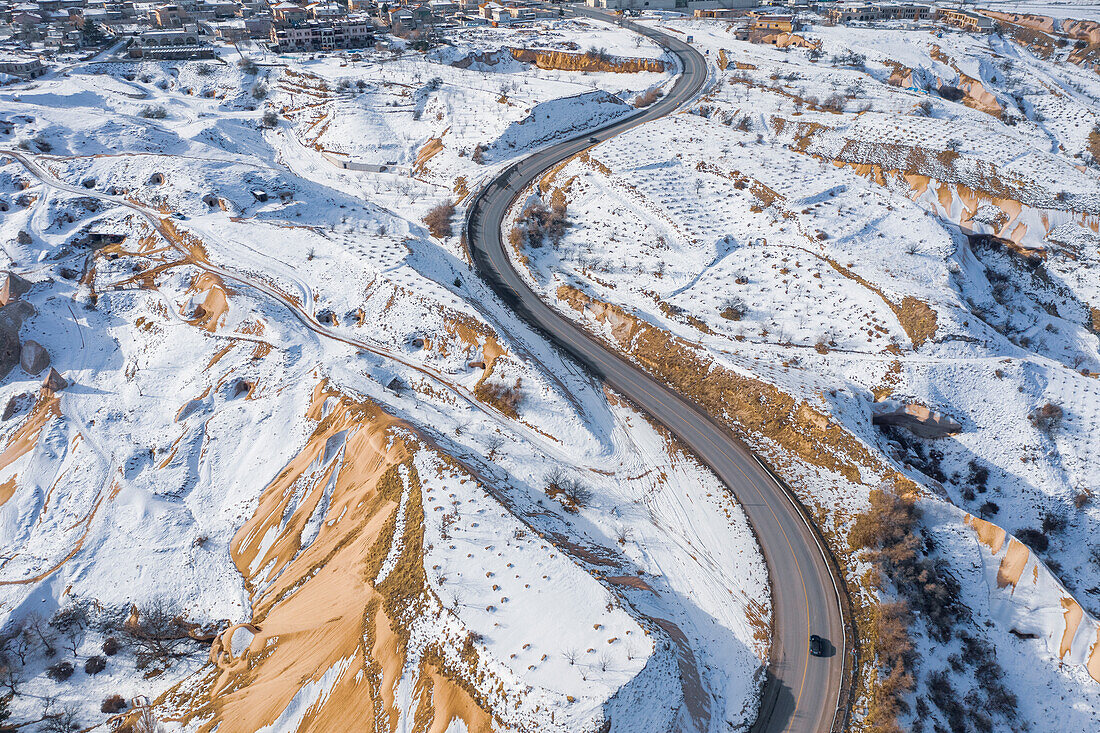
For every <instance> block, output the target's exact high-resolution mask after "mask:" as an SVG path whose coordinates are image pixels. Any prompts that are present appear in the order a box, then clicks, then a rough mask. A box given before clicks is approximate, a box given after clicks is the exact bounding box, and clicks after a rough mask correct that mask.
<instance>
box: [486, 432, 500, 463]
mask: <svg viewBox="0 0 1100 733" xmlns="http://www.w3.org/2000/svg"><path fill="white" fill-rule="evenodd" d="M485 447H486V448H488V449H489V451H488V452H487V453H486V454H485V457H486V458H488V459H489V460H490V461H491V460H493V459H494V458H496V456H497V451H499V450H500V449H501V448H503V447H504V438H502V437H501V436H499V435H495V434H494V435H490V436H489V437H488V438H486V439H485Z"/></svg>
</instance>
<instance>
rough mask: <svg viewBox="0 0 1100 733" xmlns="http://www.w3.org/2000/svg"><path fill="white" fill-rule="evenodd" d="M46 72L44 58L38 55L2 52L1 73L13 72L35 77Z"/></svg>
mask: <svg viewBox="0 0 1100 733" xmlns="http://www.w3.org/2000/svg"><path fill="white" fill-rule="evenodd" d="M45 73H46V67H44V66H43V65H42V59H40V58H38V57H37V56H22V55H16V54H7V53H0V74H11V75H12V76H22V77H25V78H27V79H33V78H35V77H37V76H42V75H43V74H45Z"/></svg>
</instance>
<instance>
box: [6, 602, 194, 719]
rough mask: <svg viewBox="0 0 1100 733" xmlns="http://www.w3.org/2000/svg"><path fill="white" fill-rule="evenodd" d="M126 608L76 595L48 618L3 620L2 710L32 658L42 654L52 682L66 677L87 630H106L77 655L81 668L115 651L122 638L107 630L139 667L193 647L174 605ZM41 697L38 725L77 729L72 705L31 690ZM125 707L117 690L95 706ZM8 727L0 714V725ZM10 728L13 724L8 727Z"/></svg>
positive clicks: (98, 667) (100, 663)
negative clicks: (94, 646) (105, 605)
mask: <svg viewBox="0 0 1100 733" xmlns="http://www.w3.org/2000/svg"><path fill="white" fill-rule="evenodd" d="M127 613H128V609H125V608H115V609H105V608H103V607H101V606H98V605H96V604H93V603H89V602H85V601H76V602H73V603H70V604H69V605H68V606H65V607H64V608H61V609H59V610H58V611H57V612H56V613H54V614H53V615H52V616H50V617H49V618H46V617H44V616H42V615H41V614H38V613H31V614H28V615H27V616H25V617H23V618H22V619H20V620H18V621H15V622H13V623H10V624H8V626H7V627H6V628H5V629H4V630H3V632H2V633H0V686H2V687H3V688H4V691H5V694H3V695H0V701H3V702H4V703H5V704H3V705H0V713H4V712H6V709H5V708H6V707H8V706H10V701H11V700H12V699H14V698H15V697H16V696H18V695H22V694H23V693H24V691H23V685H24V684H25V683H26V682H27V681H28V680H29V676H30V674H31V673H30V672H29V670H30V669H32V668H33V667H32V666H31V665H32V663H33V662H34V661H35V660H39V659H41V660H45V661H46V662H48V663H47V664H46V665H45V674H46V676H47V677H49V678H50V679H51V680H53V681H54V682H57V683H63V682H66V681H67V680H69V679H70V678H72V676H73V675H74V674H75V673H76V672H77V669H78V668H79V667H80V666H81V665H80V658H79V655H78V652H80V651H81V649H82V647H84V645H85V644H86V642H87V641H88V635H89V634H90V633H92V632H97V633H99V634H104V635H106V638H105V639H104V640H103V642H102V643H101V644H100V647H99V650H97V652H96V653H94V654H91V655H89V656H87V657H86V658H85V659H84V660H83V665H82V666H83V668H84V674H86V675H97V674H99V673H101V672H103V671H104V670H106V669H107V666H108V658H109V657H113V656H114V655H116V654H117V653H118V652H119V651H120V650H121V648H122V643H121V642H120V641H119V639H118V638H117V637H116V636H114V635H112V634H115V633H117V634H119V635H120V636H121V637H123V639H124V640H125V643H126V646H127V647H128V648H129V649H130V650H131V651H132V652H133V653H134V658H135V661H136V662H137V667H138V668H139V669H144V668H145V667H148V666H149V665H151V664H156V665H157V666H159V667H160V668H161V669H164V668H167V667H169V666H171V664H172V663H173V661H174V660H176V659H179V658H182V657H184V656H187V655H189V654H191V653H192V652H195V651H198V650H199V649H201V647H197V646H194V645H193V642H194V641H195V639H194V638H193V637H192V635H191V633H190V632H191V625H190V624H188V623H187V622H186V621H184V620H183V617H182V613H181V612H180V610H179V609H178V608H176V607H175V606H173V605H172V604H170V603H167V602H153V603H150V604H147V605H145V606H143V607H141V608H140V609H138V610H137V613H134V614H130V616H129V618H127ZM35 697H38V698H39V699H40V701H41V704H42V708H41V722H42V723H43V726H44V727H43V728H41V730H46V731H50V732H51V733H53V732H61V731H64V732H66V733H68V732H70V731H75V730H80V729H81V728H82V727H83V726H82V725H80V721H79V717H80V716H79V714H78V711H77V710H76V709H75V708H61V707H59V706H58V704H57V698H56V697H55V696H53V695H47V696H35ZM125 707H126V701H125V700H124V699H123V698H122V697H121V696H120V695H112V696H111V697H108V698H107V699H106V700H104V701H103V704H102V706H101V711H102V712H105V713H116V712H118V711H120V710H122V709H124V708H125ZM3 730H8V728H6V727H5V723H4V722H3V715H0V731H3ZM13 730H14V729H13Z"/></svg>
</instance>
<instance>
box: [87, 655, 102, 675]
mask: <svg viewBox="0 0 1100 733" xmlns="http://www.w3.org/2000/svg"><path fill="white" fill-rule="evenodd" d="M106 668H107V660H106V659H104V658H103V657H100V656H94V657H88V660H87V661H86V662H84V673H85V674H99V673H100V672H102V671H103V670H105V669H106Z"/></svg>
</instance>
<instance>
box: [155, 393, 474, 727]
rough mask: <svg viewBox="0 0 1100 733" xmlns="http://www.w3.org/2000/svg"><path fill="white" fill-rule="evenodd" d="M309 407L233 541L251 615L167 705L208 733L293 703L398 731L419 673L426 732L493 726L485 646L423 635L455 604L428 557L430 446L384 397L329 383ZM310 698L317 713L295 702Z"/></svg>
mask: <svg viewBox="0 0 1100 733" xmlns="http://www.w3.org/2000/svg"><path fill="white" fill-rule="evenodd" d="M309 417H310V418H311V419H313V420H316V421H317V425H316V429H315V430H314V432H313V434H312V435H311V436H310V438H309V439H308V441H307V442H306V444H305V447H304V448H303V449H302V450H301V452H300V453H299V454H298V455H297V456H296V457H295V458H294V459H293V460H292V461H291V462H290V463H289V464H288V465H287V466H286V467H285V469H284V470H283V471H282V472H281V473H280V474H279V475H278V476H277V477H276V478H275V479H274V480H273V481H272V482H271V483H270V484H269V485H268V486H267V487H266V488H265V489H264V491H263V494H262V495H261V497H260V501H259V505H258V506H257V508H256V512H255V514H253V516H252V517H251V518H250V519H249V520H248V521H247V522H246V523H245V525H244V526H243V527H241V529H240V530H239V531H238V533H237V535H236V537H235V538H234V540H233V543H232V545H231V552H232V555H233V560H234V562H235V563H236V565H237V567H238V569H239V570H240V572H241V573H242V575H243V576H244V578H245V580H246V584H247V586H248V588H249V591H250V596H251V603H252V619H251V623H250V624H247V625H236V626H233V627H230V628H229V629H228V630H226V631H225V632H224V633H222V634H221V635H220V636H219V637H217V638H216V639H215V640H214V642H213V644H212V647H211V650H210V664H209V665H208V666H207V667H206V668H205V669H204V670H203V671H202V673H200V676H198V677H197V678H193V679H190V680H187V681H185V682H184V683H182V684H181V685H180V686H178V687H177V688H175V689H174V690H172V691H171V692H170V693H169V694H168V695H167V696H166V698H165V700H164V702H165V703H166V704H167V706H168V707H169V708H174V709H175V710H176V715H175V717H176V718H177V719H179V720H181V721H183V722H186V723H191V724H194V725H196V726H197V729H198V730H203V731H209V730H219V731H223V733H230V732H235V731H240V732H241V733H245V732H249V731H257V730H260V729H262V728H264V727H265V726H271V725H273V724H275V723H276V722H280V723H286V722H287V714H288V713H289V714H290V715H292V716H293V715H295V714H299V715H301V719H300V723H299V724H298V726H297V728H296V729H297V730H300V731H338V730H364V731H367V730H375V731H389V730H396V729H397V725H398V721H399V720H400V718H401V711H400V710H399V703H398V702H397V700H396V698H397V696H398V685H399V683H401V682H402V680H403V679H406V681H410V682H412V684H413V690H414V692H413V693H412V696H411V697H412V699H411V707H410V709H409V710H408V713H409V715H410V717H411V718H412V720H413V721H414V728H413V729H415V730H418V731H437V730H438V731H442V730H444V729H445V728H446V727H447V724H448V723H449V721H450V720H451V719H452V718H455V717H458V718H460V719H461V720H462V721H463V722H464V723H465V725H466V726H467V728H468V729H469V730H471V731H482V730H489V729H490V727H491V721H492V716H491V713H490V712H489V711H490V710H491V707H490V705H489V704H488V702H487V701H486V700H485V699H484V697H483V696H482V694H481V693H480V692H479V691H478V690H477V688H475V687H474V685H473V684H472V680H474V679H475V678H477V677H478V676H481V677H483V676H484V674H485V673H484V672H483V671H482V670H479V668H478V667H479V664H478V656H477V653H476V651H474V650H472V649H469V648H466V649H464V648H463V647H462V643H463V642H464V641H465V640H464V639H462V638H458V637H448V636H447V635H446V634H443V635H440V636H438V637H436V636H429V637H428V639H429V640H428V643H427V644H424V643H423V642H422V641H421V642H418V643H416V644H410V642H411V636H412V634H413V633H414V632H415V631H417V630H424V629H426V628H428V627H432V626H435V625H436V624H438V623H439V621H440V619H439V618H438V617H439V615H440V613H441V612H442V608H441V606H440V604H439V603H438V600H437V599H436V598H435V597H434V595H433V594H432V592H431V591H430V590H429V589H428V587H427V585H426V580H425V576H424V569H423V566H422V563H421V553H422V546H421V544H422V541H423V525H422V522H423V517H422V511H423V510H422V497H421V493H420V492H421V487H420V481H419V477H418V474H417V471H416V468H415V467H414V466H413V465H412V462H411V457H412V455H413V453H415V452H416V451H419V450H430V449H429V448H424V447H422V446H421V445H420V444H419V443H418V442H417V441H416V439H415V438H414V437H413V436H412V434H411V433H410V432H409V431H408V430H405V429H400V428H399V427H398V423H397V422H396V421H395V420H394V419H393V418H391V417H389V416H388V415H386V414H384V413H383V412H382V411H381V410H380V409H378V408H377V407H376V406H374V405H372V404H369V403H355V402H352V401H350V400H349V399H347V398H346V397H344V396H342V395H339V394H337V393H334V392H331V391H329V390H328V389H326V388H325V387H324V386H323V385H319V386H318V387H317V389H316V391H315V393H314V400H313V404H312V405H311V407H310V414H309ZM403 497H404V500H403ZM318 519H320V520H321V521H318ZM399 527H400V528H401V529H400V531H398V528H399ZM311 537H312V541H310V540H311ZM390 557H395V561H393V562H392V567H391V568H389V572H388V573H386V574H384V575H383V574H381V572H380V571H381V570H382V566H383V563H384V562H385V561H386V560H387V559H388V558H390ZM242 629H243V631H242ZM242 636H244V637H245V641H244V642H242V641H241V638H242ZM303 695H305V696H306V697H307V698H309V699H308V700H307V701H306V702H305V710H304V711H303V710H301V709H296V708H300V707H301V703H302V700H301V698H302V696H303Z"/></svg>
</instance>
